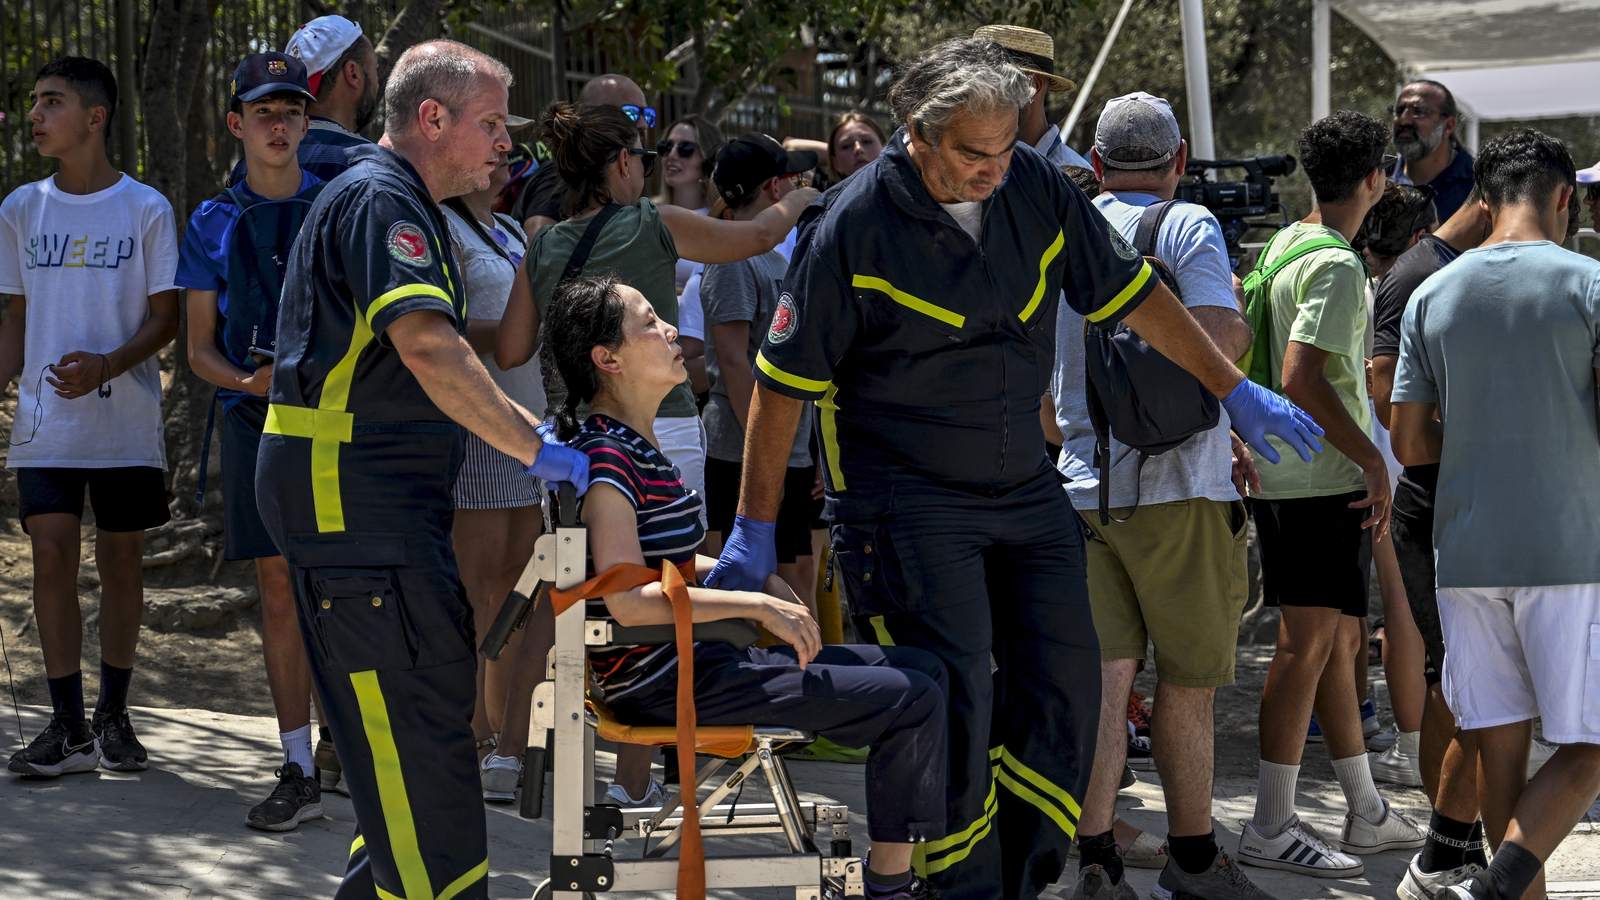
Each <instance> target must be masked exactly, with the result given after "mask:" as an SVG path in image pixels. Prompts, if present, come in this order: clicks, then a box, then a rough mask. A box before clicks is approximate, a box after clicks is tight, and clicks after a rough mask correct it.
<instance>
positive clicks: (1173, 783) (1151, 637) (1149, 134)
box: [1051, 92, 1271, 900]
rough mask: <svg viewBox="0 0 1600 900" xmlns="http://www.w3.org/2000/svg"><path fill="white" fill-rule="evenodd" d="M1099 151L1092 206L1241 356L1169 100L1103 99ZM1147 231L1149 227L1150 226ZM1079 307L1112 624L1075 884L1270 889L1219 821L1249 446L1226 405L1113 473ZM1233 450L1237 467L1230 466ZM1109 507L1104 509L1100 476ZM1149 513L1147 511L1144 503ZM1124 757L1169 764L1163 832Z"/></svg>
mask: <svg viewBox="0 0 1600 900" xmlns="http://www.w3.org/2000/svg"><path fill="white" fill-rule="evenodd" d="M1090 160H1091V162H1092V163H1093V165H1094V169H1095V175H1096V176H1097V177H1098V178H1099V180H1100V181H1101V193H1100V194H1099V195H1098V196H1097V197H1095V198H1094V201H1093V203H1094V206H1095V208H1096V209H1097V210H1099V211H1100V214H1101V215H1103V216H1105V218H1106V221H1107V222H1109V223H1111V226H1112V227H1113V228H1115V229H1117V232H1118V233H1119V234H1121V235H1122V237H1123V238H1124V239H1125V240H1126V241H1127V242H1128V243H1129V244H1132V245H1135V249H1136V250H1137V252H1139V253H1141V254H1145V255H1148V256H1154V257H1155V258H1157V259H1159V260H1161V262H1162V263H1164V264H1165V266H1166V268H1167V269H1168V270H1169V271H1170V272H1171V273H1172V276H1173V279H1174V281H1175V282H1176V285H1177V287H1176V290H1175V293H1177V294H1178V299H1179V301H1180V302H1182V303H1183V305H1184V307H1185V309H1187V310H1188V312H1189V315H1190V316H1192V317H1193V318H1194V320H1195V322H1196V324H1198V325H1199V326H1200V328H1201V329H1202V330H1203V331H1205V333H1206V335H1207V336H1208V337H1210V338H1211V341H1212V343H1214V344H1216V345H1217V347H1218V349H1220V350H1221V351H1222V353H1223V355H1224V356H1226V357H1227V358H1229V359H1238V358H1239V357H1240V356H1241V355H1243V354H1244V352H1245V351H1246V350H1247V349H1249V346H1250V338H1251V335H1250V328H1249V326H1248V325H1246V324H1245V321H1244V318H1243V317H1242V316H1241V315H1240V313H1239V308H1238V305H1237V302H1236V300H1235V298H1234V290H1233V286H1234V279H1233V274H1232V270H1231V267H1230V265H1229V262H1228V250H1227V246H1226V244H1225V243H1224V241H1223V237H1222V227H1221V225H1219V224H1218V222H1217V219H1216V217H1215V216H1214V215H1212V214H1211V211H1210V210H1208V209H1206V208H1205V207H1204V206H1200V205H1198V204H1193V203H1183V202H1176V203H1174V202H1172V199H1173V194H1174V192H1175V191H1176V189H1177V186H1178V179H1179V178H1181V177H1182V176H1183V170H1184V164H1185V163H1187V162H1188V148H1187V147H1186V146H1185V145H1184V142H1183V138H1182V137H1181V136H1180V135H1179V132H1178V120H1177V119H1176V118H1174V117H1173V115H1172V107H1171V106H1170V105H1169V104H1168V103H1167V101H1165V100H1163V99H1161V98H1160V97H1152V96H1151V95H1149V94H1146V93H1143V92H1139V93H1133V94H1128V95H1126V96H1123V97H1117V98H1116V99H1114V100H1111V101H1110V102H1108V103H1107V104H1106V107H1105V111H1104V112H1102V113H1101V115H1100V122H1099V124H1098V125H1097V127H1096V128H1095V137H1094V149H1093V150H1091V151H1090ZM1141 232H1145V234H1144V235H1143V236H1142V238H1143V239H1141ZM1083 330H1084V325H1083V319H1082V317H1080V316H1078V315H1076V314H1075V313H1074V312H1073V311H1072V310H1070V309H1067V308H1066V307H1062V309H1061V311H1060V313H1059V315H1058V317H1057V319H1056V335H1057V337H1056V361H1055V372H1054V375H1053V377H1052V379H1051V394H1052V395H1053V396H1054V397H1055V402H1056V415H1055V419H1056V425H1057V426H1058V428H1059V429H1060V431H1061V438H1060V443H1061V445H1062V448H1063V449H1062V453H1061V459H1060V462H1059V466H1060V469H1061V471H1062V473H1063V474H1064V475H1065V476H1066V477H1067V479H1068V480H1069V483H1068V485H1067V496H1068V498H1069V499H1070V500H1071V501H1072V505H1073V507H1074V508H1075V509H1077V510H1078V513H1079V515H1080V516H1081V518H1082V519H1083V523H1084V524H1085V525H1086V527H1087V528H1088V531H1087V534H1088V539H1087V541H1086V545H1087V553H1086V556H1087V558H1088V575H1089V608H1090V611H1091V612H1092V613H1093V615H1094V625H1095V632H1096V634H1097V636H1098V637H1099V639H1100V682H1101V704H1100V725H1099V741H1098V743H1097V746H1096V749H1095V757H1094V768H1093V771H1092V772H1091V775H1090V778H1089V790H1088V792H1087V794H1086V795H1085V797H1084V800H1083V813H1082V815H1081V816H1080V817H1079V820H1078V846H1079V856H1080V872H1079V876H1078V882H1077V885H1076V886H1075V887H1074V889H1073V892H1072V894H1071V895H1070V897H1071V900H1132V898H1134V896H1135V894H1134V891H1133V888H1132V887H1131V885H1129V883H1128V882H1127V881H1126V880H1125V879H1124V878H1123V867H1124V866H1139V867H1152V868H1153V867H1162V872H1161V876H1160V880H1159V882H1158V886H1157V895H1160V896H1167V895H1174V896H1175V895H1179V894H1181V895H1183V896H1185V897H1194V898H1198V900H1271V898H1270V897H1269V896H1268V895H1267V894H1266V892H1264V891H1262V890H1260V889H1259V888H1257V887H1255V886H1254V885H1252V884H1251V883H1250V881H1249V879H1247V878H1246V877H1245V876H1244V873H1243V872H1241V871H1240V870H1239V869H1238V867H1237V866H1235V865H1233V862H1232V860H1231V859H1230V858H1229V856H1228V854H1227V853H1225V852H1224V851H1223V850H1222V849H1221V848H1220V847H1219V846H1218V845H1217V839H1216V834H1215V833H1214V832H1213V831H1212V827H1211V813H1212V808H1211V789H1212V770H1213V760H1212V735H1213V732H1214V721H1213V715H1212V700H1213V695H1214V694H1215V692H1216V689H1217V688H1218V687H1221V686H1223V685H1229V684H1232V683H1233V680H1234V675H1233V672H1234V655H1235V652H1236V650H1237V644H1238V634H1239V614H1240V612H1241V610H1242V609H1243V608H1244V603H1245V599H1246V597H1247V594H1248V585H1247V583H1246V579H1245V577H1244V573H1245V539H1244V533H1245V513H1244V505H1243V503H1242V502H1241V498H1242V494H1243V491H1244V485H1243V482H1244V480H1245V478H1246V477H1247V475H1248V474H1253V469H1252V468H1250V466H1251V463H1250V453H1249V451H1248V450H1246V449H1245V448H1244V445H1243V444H1242V443H1237V442H1236V439H1234V438H1232V437H1231V435H1230V434H1229V419H1228V417H1226V416H1224V417H1222V419H1221V421H1219V422H1218V423H1217V424H1216V426H1215V427H1214V428H1212V429H1211V430H1209V431H1206V432H1203V433H1201V434H1197V435H1195V436H1194V437H1192V438H1190V439H1189V440H1188V441H1186V442H1184V444H1183V446H1181V447H1177V448H1175V449H1173V450H1171V451H1170V452H1167V453H1163V454H1161V455H1160V456H1155V457H1151V458H1149V459H1148V460H1145V459H1141V455H1140V454H1138V453H1134V452H1131V451H1130V450H1129V448H1127V447H1125V446H1123V445H1122V444H1118V443H1114V444H1113V446H1112V448H1111V459H1112V464H1111V466H1110V470H1109V471H1108V472H1101V471H1097V470H1096V469H1095V467H1094V449H1095V436H1094V430H1093V429H1092V428H1091V427H1089V424H1088V423H1089V410H1088V400H1087V399H1086V394H1085V384H1084V379H1085V367H1084V343H1083ZM1235 460H1238V477H1237V480H1236V478H1235ZM1101 478H1105V479H1106V481H1107V482H1108V491H1107V494H1106V496H1107V501H1106V502H1107V505H1108V506H1109V507H1110V510H1109V512H1110V517H1109V518H1101V517H1100V516H1098V515H1096V514H1095V512H1096V510H1097V508H1098V507H1099V505H1100V504H1099V498H1100V479H1101ZM1135 506H1137V508H1138V513H1139V514H1138V515H1137V516H1134V515H1133V512H1134V507H1135ZM1149 642H1154V644H1155V648H1156V649H1155V667H1156V680H1157V684H1156V706H1157V707H1158V708H1159V709H1160V710H1161V714H1160V716H1159V717H1157V718H1156V719H1154V720H1153V721H1152V723H1151V724H1152V733H1151V735H1150V739H1149V740H1150V742H1149V744H1148V745H1145V746H1141V747H1139V748H1138V749H1139V751H1141V752H1139V753H1137V754H1130V753H1129V752H1128V751H1129V749H1130V748H1129V743H1130V740H1134V741H1143V740H1144V739H1143V738H1130V736H1129V733H1128V720H1127V708H1128V695H1129V692H1130V691H1131V690H1132V688H1133V676H1134V673H1135V672H1136V671H1137V669H1138V666H1139V663H1140V662H1141V661H1143V660H1144V658H1145V648H1146V646H1147V643H1149ZM1124 758H1127V760H1128V764H1129V765H1136V766H1137V765H1141V764H1142V765H1144V766H1150V765H1152V764H1153V765H1154V766H1156V767H1158V768H1159V769H1160V771H1161V773H1162V779H1161V790H1162V793H1163V794H1164V795H1165V799H1166V803H1167V835H1166V838H1165V841H1164V843H1165V852H1163V851H1162V849H1161V848H1162V845H1163V840H1162V838H1161V837H1159V836H1157V835H1156V834H1147V833H1145V832H1142V831H1140V830H1139V829H1138V828H1135V827H1134V826H1132V825H1130V824H1128V823H1126V822H1121V821H1119V820H1118V819H1117V817H1116V815H1115V802H1116V797H1117V787H1118V783H1119V781H1120V776H1121V775H1122V771H1123V762H1124Z"/></svg>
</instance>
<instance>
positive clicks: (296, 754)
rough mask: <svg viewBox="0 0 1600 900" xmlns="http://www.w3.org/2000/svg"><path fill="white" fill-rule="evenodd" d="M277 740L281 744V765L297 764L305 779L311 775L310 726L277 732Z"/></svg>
mask: <svg viewBox="0 0 1600 900" xmlns="http://www.w3.org/2000/svg"><path fill="white" fill-rule="evenodd" d="M278 740H279V741H282V742H283V764H284V765H286V766H287V765H288V764H289V763H299V764H300V771H301V773H303V774H304V775H306V776H307V777H309V776H310V775H311V726H310V725H306V726H304V727H302V728H296V729H295V730H293V731H284V732H279V734H278Z"/></svg>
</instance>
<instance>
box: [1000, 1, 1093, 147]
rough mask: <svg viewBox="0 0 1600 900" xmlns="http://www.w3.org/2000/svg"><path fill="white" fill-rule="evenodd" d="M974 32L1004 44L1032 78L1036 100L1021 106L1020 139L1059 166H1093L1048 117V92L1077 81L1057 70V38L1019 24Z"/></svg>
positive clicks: (1071, 86) (1061, 91)
mask: <svg viewBox="0 0 1600 900" xmlns="http://www.w3.org/2000/svg"><path fill="white" fill-rule="evenodd" d="M972 36H973V37H975V38H977V39H978V40H980V41H990V42H992V43H995V44H999V45H1000V46H1001V47H1003V48H1004V49H1005V51H1006V53H1007V54H1008V55H1010V57H1011V61H1012V62H1013V63H1014V64H1015V65H1016V67H1017V68H1019V69H1021V70H1022V71H1023V73H1024V74H1026V75H1027V76H1028V77H1029V78H1031V79H1033V100H1031V101H1030V102H1029V103H1028V105H1027V106H1026V107H1023V110H1022V121H1021V122H1019V123H1018V124H1017V139H1018V140H1020V141H1022V142H1023V143H1025V144H1027V145H1028V146H1030V147H1032V148H1033V149H1035V150H1037V151H1039V154H1040V155H1041V156H1043V157H1044V158H1045V159H1047V160H1049V161H1050V162H1051V164H1053V165H1056V166H1081V167H1083V168H1085V169H1087V168H1090V166H1089V161H1088V160H1087V159H1084V158H1083V156H1082V155H1081V154H1079V153H1078V152H1077V151H1075V150H1073V149H1072V148H1071V147H1068V146H1067V142H1066V139H1065V138H1064V137H1063V136H1062V134H1061V129H1060V128H1057V127H1056V126H1054V125H1051V124H1050V120H1049V119H1047V118H1045V114H1044V98H1045V94H1065V93H1066V92H1068V91H1070V90H1073V89H1075V88H1076V87H1077V85H1075V84H1073V83H1072V82H1070V81H1068V80H1067V79H1065V78H1063V77H1061V76H1060V75H1057V74H1056V42H1055V40H1054V39H1053V38H1051V37H1050V35H1048V34H1045V33H1044V32H1042V31H1036V30H1034V29H1032V28H1023V27H1022V26H1020V25H984V26H982V27H980V28H979V29H978V30H977V31H974V32H973V33H972Z"/></svg>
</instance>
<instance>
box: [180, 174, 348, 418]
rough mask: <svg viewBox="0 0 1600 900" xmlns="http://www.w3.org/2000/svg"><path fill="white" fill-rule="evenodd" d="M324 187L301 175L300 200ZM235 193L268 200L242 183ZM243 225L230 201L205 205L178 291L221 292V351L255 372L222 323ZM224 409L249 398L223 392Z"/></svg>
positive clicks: (187, 246) (185, 253) (288, 241)
mask: <svg viewBox="0 0 1600 900" xmlns="http://www.w3.org/2000/svg"><path fill="white" fill-rule="evenodd" d="M321 183H322V179H320V178H318V177H317V176H315V175H313V174H311V173H310V172H304V171H303V172H301V173H300V190H299V191H298V192H296V196H299V195H300V194H304V193H305V192H306V191H308V190H310V189H311V188H313V187H315V186H316V185H319V184H321ZM233 189H234V190H235V191H238V192H239V194H240V196H242V197H244V198H245V199H246V200H251V201H259V200H264V199H266V198H264V197H262V196H261V195H260V194H257V193H256V192H255V191H252V190H250V187H249V185H248V184H246V183H245V182H244V181H243V180H241V181H240V182H239V183H238V184H236V185H234V187H233ZM238 221H239V207H237V206H235V205H234V204H233V203H232V202H231V201H229V200H227V199H226V197H225V196H224V197H222V198H221V199H218V198H212V199H210V200H207V201H205V202H204V203H201V204H200V206H199V207H198V208H197V209H196V210H195V211H194V214H193V215H191V216H190V217H189V227H188V228H186V229H184V232H183V246H182V249H181V250H180V251H179V254H178V277H177V279H176V280H177V283H178V287H182V288H189V289H191V290H199V291H216V292H217V329H218V330H217V335H216V342H217V349H219V350H221V351H222V355H223V356H226V357H227V358H228V361H229V362H231V363H233V364H234V365H236V366H238V367H239V368H241V369H245V370H247V371H250V370H254V369H255V364H254V363H253V362H251V361H250V360H247V359H236V358H235V356H234V354H232V353H230V352H228V348H227V346H226V345H225V344H224V343H223V341H222V331H221V329H222V321H223V320H224V319H226V318H227V316H228V250H229V248H230V247H231V246H232V244H233V228H234V225H235V224H237V223H238ZM294 238H295V236H294V235H285V236H284V246H283V248H282V250H283V256H284V258H285V259H287V258H288V255H289V250H290V249H291V248H292V247H293V245H294ZM218 393H219V394H220V395H221V396H222V398H223V403H224V405H227V406H230V407H231V406H232V405H233V403H235V402H237V400H238V398H242V397H247V396H249V395H248V394H246V393H244V392H242V391H235V390H230V389H227V388H222V389H221V390H220V391H219V392H218Z"/></svg>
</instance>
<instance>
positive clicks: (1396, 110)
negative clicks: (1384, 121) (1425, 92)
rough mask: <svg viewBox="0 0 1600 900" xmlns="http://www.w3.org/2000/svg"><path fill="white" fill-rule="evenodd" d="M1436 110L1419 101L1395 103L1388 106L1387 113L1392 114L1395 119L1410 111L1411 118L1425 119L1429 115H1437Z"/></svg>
mask: <svg viewBox="0 0 1600 900" xmlns="http://www.w3.org/2000/svg"><path fill="white" fill-rule="evenodd" d="M1438 112H1439V110H1437V109H1434V108H1433V107H1431V106H1423V105H1422V104H1420V103H1396V104H1395V105H1393V106H1391V107H1389V115H1391V116H1394V117H1395V118H1396V119H1398V118H1400V117H1401V116H1403V115H1405V114H1406V113H1410V114H1411V118H1413V119H1426V118H1427V117H1429V116H1432V115H1437V114H1438Z"/></svg>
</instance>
